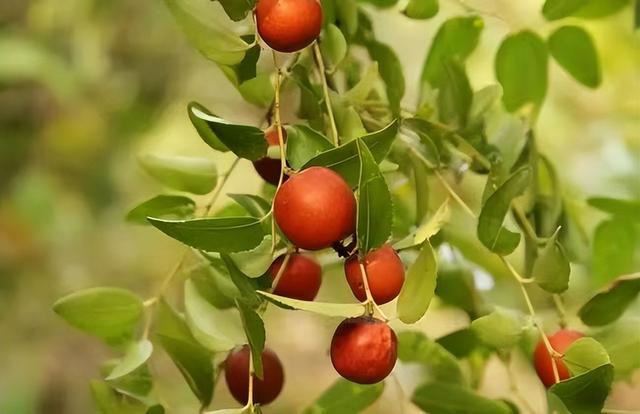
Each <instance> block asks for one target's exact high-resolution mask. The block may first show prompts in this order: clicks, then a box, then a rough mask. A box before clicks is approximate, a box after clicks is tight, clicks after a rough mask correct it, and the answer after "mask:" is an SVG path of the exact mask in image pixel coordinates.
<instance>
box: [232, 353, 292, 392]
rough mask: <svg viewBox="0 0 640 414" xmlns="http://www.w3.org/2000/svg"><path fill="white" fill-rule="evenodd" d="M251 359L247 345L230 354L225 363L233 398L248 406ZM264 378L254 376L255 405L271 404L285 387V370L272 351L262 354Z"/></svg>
mask: <svg viewBox="0 0 640 414" xmlns="http://www.w3.org/2000/svg"><path fill="white" fill-rule="evenodd" d="M249 358H251V353H250V352H249V347H248V346H247V345H245V346H243V347H241V348H236V349H234V350H233V351H231V352H230V353H229V355H228V356H227V359H226V360H225V363H224V378H225V380H226V381H227V386H228V387H229V391H230V392H231V395H233V398H235V399H236V401H238V402H239V403H240V404H246V403H247V400H248V397H249ZM262 368H263V373H264V375H263V378H262V379H260V378H258V377H256V376H255V375H254V376H253V402H254V404H262V405H265V404H269V403H270V402H272V401H273V400H275V399H276V398H277V397H278V395H279V394H280V391H282V386H283V385H284V370H283V368H282V363H281V362H280V359H279V358H278V356H277V355H276V354H275V353H274V352H273V351H272V350H270V349H268V348H265V349H264V351H263V352H262Z"/></svg>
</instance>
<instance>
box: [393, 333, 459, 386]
mask: <svg viewBox="0 0 640 414" xmlns="http://www.w3.org/2000/svg"><path fill="white" fill-rule="evenodd" d="M398 358H399V359H400V361H402V362H404V363H409V362H416V363H419V364H420V365H422V366H424V367H425V368H427V371H428V372H429V378H430V379H432V380H434V381H441V382H450V383H453V384H464V383H465V379H464V376H463V374H462V370H461V369H460V365H458V361H457V360H456V358H455V357H454V356H453V355H452V354H451V353H449V351H447V350H446V349H444V348H443V347H442V346H440V345H439V344H437V343H435V342H433V341H431V340H429V339H428V338H427V337H426V336H425V335H424V334H423V333H422V332H417V331H405V332H400V333H399V334H398Z"/></svg>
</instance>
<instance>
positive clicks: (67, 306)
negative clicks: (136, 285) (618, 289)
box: [53, 287, 143, 342]
mask: <svg viewBox="0 0 640 414" xmlns="http://www.w3.org/2000/svg"><path fill="white" fill-rule="evenodd" d="M142 309H143V306H142V300H140V298H139V297H138V296H137V295H135V294H133V293H131V292H130V291H128V290H124V289H119V288H109V287H98V288H92V289H86V290H81V291H78V292H74V293H72V294H70V295H67V296H65V297H63V298H61V299H59V300H58V301H57V302H56V303H55V304H54V305H53V310H54V312H55V313H57V314H58V315H60V316H61V317H62V318H64V319H65V320H66V321H67V322H68V323H69V324H70V325H71V326H73V327H75V328H78V329H80V330H82V331H84V332H86V333H89V334H92V335H95V336H97V337H99V338H103V339H106V340H107V341H110V342H111V341H114V342H119V341H120V340H122V339H127V338H129V337H130V336H131V333H132V331H133V328H134V327H135V326H136V325H137V324H138V321H139V320H140V317H141V316H142Z"/></svg>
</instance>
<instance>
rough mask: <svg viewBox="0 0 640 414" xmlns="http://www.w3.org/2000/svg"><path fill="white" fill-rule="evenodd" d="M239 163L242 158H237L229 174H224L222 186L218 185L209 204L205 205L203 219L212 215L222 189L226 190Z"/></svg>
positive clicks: (228, 171) (221, 181)
mask: <svg viewBox="0 0 640 414" xmlns="http://www.w3.org/2000/svg"><path fill="white" fill-rule="evenodd" d="M239 162H240V158H236V159H235V160H233V163H232V164H231V166H230V167H229V169H228V170H227V172H226V173H224V174H223V176H222V180H220V184H218V186H217V187H216V189H215V190H214V192H213V194H212V195H211V198H210V199H209V201H208V202H207V204H205V206H204V211H205V213H204V215H202V217H208V216H209V214H211V212H212V210H213V205H214V204H215V203H216V200H217V199H218V197H220V193H222V188H224V185H225V184H226V183H227V181H228V180H229V176H231V173H232V172H233V170H235V169H236V166H237V165H238V163H239Z"/></svg>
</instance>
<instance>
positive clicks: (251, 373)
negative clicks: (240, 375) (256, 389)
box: [245, 347, 254, 413]
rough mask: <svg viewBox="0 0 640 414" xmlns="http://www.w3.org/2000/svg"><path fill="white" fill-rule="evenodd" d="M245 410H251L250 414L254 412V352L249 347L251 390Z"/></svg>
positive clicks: (248, 393)
mask: <svg viewBox="0 0 640 414" xmlns="http://www.w3.org/2000/svg"><path fill="white" fill-rule="evenodd" d="M245 408H248V409H249V412H251V413H253V412H254V407H253V350H252V349H251V347H249V389H248V391H247V405H246V406H245Z"/></svg>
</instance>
